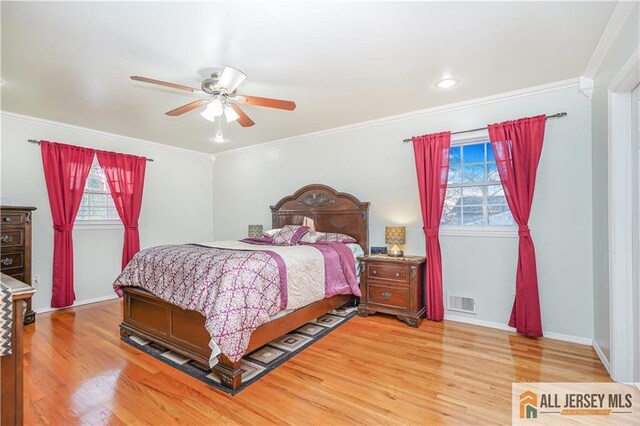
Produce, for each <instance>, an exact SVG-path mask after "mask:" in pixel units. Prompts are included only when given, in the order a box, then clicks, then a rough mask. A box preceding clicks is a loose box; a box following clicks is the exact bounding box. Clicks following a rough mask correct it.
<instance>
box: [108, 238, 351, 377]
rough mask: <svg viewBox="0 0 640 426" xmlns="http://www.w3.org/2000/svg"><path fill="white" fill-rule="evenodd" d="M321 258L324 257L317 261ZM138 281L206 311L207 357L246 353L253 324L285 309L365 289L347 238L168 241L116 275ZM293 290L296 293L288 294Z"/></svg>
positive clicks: (120, 282)
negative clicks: (271, 242) (300, 242)
mask: <svg viewBox="0 0 640 426" xmlns="http://www.w3.org/2000/svg"><path fill="white" fill-rule="evenodd" d="M318 259H320V261H318ZM122 286H135V287H141V288H143V289H145V290H147V291H149V292H151V293H152V294H154V295H155V296H157V297H159V298H161V299H163V300H165V301H167V302H170V303H172V304H174V305H177V306H179V307H181V308H183V309H189V310H194V311H197V312H199V313H201V314H202V315H204V317H205V327H206V329H207V331H208V332H209V334H210V335H211V342H210V347H211V349H212V354H211V358H210V362H209V363H210V365H211V366H213V365H215V363H216V362H217V356H218V355H219V354H220V353H223V354H225V355H226V356H227V357H228V358H229V359H230V360H231V361H238V360H239V359H240V358H242V356H243V355H244V353H245V351H246V349H247V347H248V345H249V340H250V338H251V334H252V333H253V331H254V330H255V329H256V328H258V327H260V326H261V325H263V324H265V323H267V322H268V321H269V317H270V316H272V315H275V314H276V313H278V312H280V311H282V310H285V309H297V308H299V307H302V306H304V305H305V304H308V303H312V302H313V301H316V300H320V299H322V298H323V297H331V296H334V295H336V294H355V295H357V296H360V290H359V288H358V283H357V279H356V275H355V271H354V258H353V254H352V253H351V250H350V249H348V248H346V247H345V246H344V244H342V243H328V242H325V243H318V244H309V245H305V246H293V247H286V248H285V247H275V246H255V245H252V244H249V243H246V242H237V241H234V242H217V243H209V244H208V245H195V244H185V245H170V246H158V247H152V248H149V249H145V250H142V251H140V252H139V253H137V254H136V255H135V257H134V258H133V259H132V260H131V262H129V264H128V265H127V267H126V268H125V269H124V270H123V271H122V273H121V274H120V276H119V277H118V278H117V280H116V281H115V283H114V289H115V290H116V292H117V293H118V294H120V295H122V290H121V289H120V287H122ZM290 296H291V297H290Z"/></svg>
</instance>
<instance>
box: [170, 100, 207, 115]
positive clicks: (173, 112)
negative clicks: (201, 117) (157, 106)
mask: <svg viewBox="0 0 640 426" xmlns="http://www.w3.org/2000/svg"><path fill="white" fill-rule="evenodd" d="M207 103H209V100H208V99H200V100H197V101H193V102H189V103H188V104H186V105H182V106H181V107H178V108H176V109H172V110H171V111H169V112H165V114H167V115H170V116H172V117H176V116H178V115H182V114H184V113H185V112H189V111H192V110H194V109H196V108H198V107H200V106H202V105H205V104H207Z"/></svg>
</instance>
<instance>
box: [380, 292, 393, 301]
mask: <svg viewBox="0 0 640 426" xmlns="http://www.w3.org/2000/svg"><path fill="white" fill-rule="evenodd" d="M382 298H383V299H384V300H389V299H391V293H389V292H388V291H385V292H384V293H382Z"/></svg>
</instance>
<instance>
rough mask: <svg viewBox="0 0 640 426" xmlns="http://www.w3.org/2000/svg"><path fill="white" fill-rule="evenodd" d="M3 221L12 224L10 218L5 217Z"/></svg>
mask: <svg viewBox="0 0 640 426" xmlns="http://www.w3.org/2000/svg"><path fill="white" fill-rule="evenodd" d="M2 220H4V221H5V222H11V218H10V217H3V218H2Z"/></svg>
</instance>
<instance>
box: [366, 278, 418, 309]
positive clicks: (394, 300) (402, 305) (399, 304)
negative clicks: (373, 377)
mask: <svg viewBox="0 0 640 426" xmlns="http://www.w3.org/2000/svg"><path fill="white" fill-rule="evenodd" d="M367 303H368V304H371V305H379V306H384V307H389V308H394V309H396V310H403V311H404V310H407V309H408V308H409V288H407V287H392V286H385V285H383V284H377V283H374V282H369V283H368V285H367Z"/></svg>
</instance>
